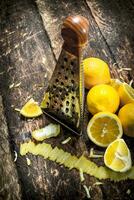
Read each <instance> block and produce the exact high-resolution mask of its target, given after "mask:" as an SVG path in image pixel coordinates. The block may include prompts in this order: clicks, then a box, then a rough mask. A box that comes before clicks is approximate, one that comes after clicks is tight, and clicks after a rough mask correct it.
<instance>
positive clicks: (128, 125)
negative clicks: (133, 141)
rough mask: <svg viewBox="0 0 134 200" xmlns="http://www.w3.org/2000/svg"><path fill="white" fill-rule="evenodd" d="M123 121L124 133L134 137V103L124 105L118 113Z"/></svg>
mask: <svg viewBox="0 0 134 200" xmlns="http://www.w3.org/2000/svg"><path fill="white" fill-rule="evenodd" d="M118 117H119V119H120V121H121V123H122V126H123V131H124V134H126V135H127V136H130V137H134V103H128V104H126V105H125V106H123V107H122V108H121V109H120V110H119V113H118Z"/></svg>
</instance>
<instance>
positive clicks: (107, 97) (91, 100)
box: [87, 84, 120, 115]
mask: <svg viewBox="0 0 134 200" xmlns="http://www.w3.org/2000/svg"><path fill="white" fill-rule="evenodd" d="M119 103H120V99H119V95H118V93H117V91H116V90H115V89H114V88H113V87H112V86H110V85H106V84H100V85H96V86H94V87H92V88H91V89H90V91H89V92H88V95H87V107H88V111H89V112H91V113H92V114H93V115H94V114H95V113H98V112H101V111H109V112H112V113H115V112H116V111H117V109H118V107H119Z"/></svg>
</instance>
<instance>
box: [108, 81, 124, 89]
mask: <svg viewBox="0 0 134 200" xmlns="http://www.w3.org/2000/svg"><path fill="white" fill-rule="evenodd" d="M122 84H123V82H121V81H120V80H119V79H117V78H116V79H114V78H111V80H110V83H109V85H111V86H112V87H113V88H114V89H116V90H117V91H118V89H119V87H120V86H121V85H122Z"/></svg>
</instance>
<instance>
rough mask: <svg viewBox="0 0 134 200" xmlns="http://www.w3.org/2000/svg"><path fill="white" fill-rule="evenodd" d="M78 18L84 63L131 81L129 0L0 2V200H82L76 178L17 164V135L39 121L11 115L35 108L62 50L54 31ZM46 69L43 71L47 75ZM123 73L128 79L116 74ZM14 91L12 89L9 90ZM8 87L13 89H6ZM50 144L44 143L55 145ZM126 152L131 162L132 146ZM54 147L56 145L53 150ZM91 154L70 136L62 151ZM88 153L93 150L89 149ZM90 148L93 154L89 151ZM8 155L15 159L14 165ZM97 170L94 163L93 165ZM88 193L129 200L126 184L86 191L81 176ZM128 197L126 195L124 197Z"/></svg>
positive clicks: (132, 9) (43, 166)
mask: <svg viewBox="0 0 134 200" xmlns="http://www.w3.org/2000/svg"><path fill="white" fill-rule="evenodd" d="M75 14H81V15H83V16H85V17H86V18H87V19H88V20H89V22H90V31H89V45H88V49H87V51H86V55H85V56H96V57H99V58H101V59H103V60H105V61H106V62H107V63H109V66H110V69H111V73H112V76H113V77H120V79H124V80H125V81H126V82H128V83H129V82H130V81H131V80H132V79H133V78H134V1H133V0H127V1H123V0H113V1H107V0H83V1H82V0H79V1H77V0H63V1H60V0H51V1H49V0H37V1H34V0H23V1H22V0H1V2H0V95H1V97H0V158H1V159H0V199H2V200H6V199H13V200H15V199H31V200H33V199H36V200H40V199H54V200H56V199H67V200H71V199H72V200H75V199H77V200H78V199H86V198H87V197H86V193H85V190H84V188H83V183H81V182H80V178H79V173H78V172H77V171H76V170H71V171H69V170H68V169H66V168H65V167H63V166H59V165H58V164H56V163H54V162H51V161H49V160H44V159H43V158H41V157H36V156H32V155H28V158H29V159H30V160H31V165H30V166H28V165H27V163H26V157H21V156H19V140H18V138H19V137H18V136H19V135H20V134H21V133H24V132H27V131H29V130H33V129H35V128H38V127H42V126H43V125H45V124H46V121H47V119H46V118H45V116H43V117H40V118H38V119H34V120H31V121H30V120H25V119H22V118H21V117H20V115H19V114H18V113H17V112H16V111H15V108H21V107H22V105H24V103H25V102H27V100H28V99H29V98H30V97H34V98H35V99H36V100H37V101H39V102H40V101H41V99H42V96H43V93H44V91H45V89H46V87H47V85H48V80H49V79H50V77H51V75H52V72H53V70H54V66H55V64H56V61H57V59H58V56H59V54H60V51H61V47H62V39H61V35H60V30H61V24H62V22H63V20H64V19H65V18H66V17H67V16H68V15H75ZM48 66H49V67H48ZM124 67H128V68H131V69H132V70H131V71H125V70H124V71H122V72H120V68H124ZM12 84H15V85H16V84H18V85H19V86H18V87H14V86H15V85H12ZM11 86H13V87H11ZM67 136H69V133H66V132H65V131H64V130H63V134H62V135H61V137H60V138H58V139H57V140H55V139H51V140H48V142H50V143H52V144H54V145H59V144H60V142H61V141H62V140H64V138H66V137H67ZM126 141H127V144H128V145H129V146H130V149H131V152H132V159H133V160H134V145H133V142H134V140H133V139H131V140H130V139H127V138H126ZM59 146H60V145H59ZM91 146H93V144H91V143H90V141H89V140H87V139H86V138H85V140H83V139H81V138H79V139H76V137H75V136H72V142H70V143H69V144H67V145H65V147H62V148H64V149H65V150H67V151H70V152H72V153H74V154H75V155H78V156H79V155H81V153H82V152H83V150H84V151H85V152H88V151H89V147H91ZM93 147H95V146H93ZM95 148H96V147H95ZM14 151H17V152H18V159H17V161H16V162H14ZM95 162H97V163H99V164H100V165H101V164H102V163H103V162H102V160H100V161H98V160H97V161H96V160H95ZM85 177H86V179H85V182H84V184H86V185H87V186H91V199H94V200H101V199H105V200H106V199H107V200H114V199H119V200H123V199H124V200H126V199H134V181H132V180H126V181H121V182H119V183H114V182H111V181H109V180H105V181H103V180H102V182H103V185H100V186H99V185H96V186H94V185H93V184H94V183H95V182H96V181H97V179H96V178H95V177H90V176H88V175H85ZM128 191H129V192H128Z"/></svg>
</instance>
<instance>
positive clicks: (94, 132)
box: [83, 57, 134, 172]
mask: <svg viewBox="0 0 134 200" xmlns="http://www.w3.org/2000/svg"><path fill="white" fill-rule="evenodd" d="M83 66H84V80H85V87H86V88H87V89H88V90H89V91H88V94H87V108H88V111H89V112H90V113H91V114H92V115H93V117H92V118H91V119H90V121H89V123H88V126H87V134H88V136H89V138H90V140H91V141H92V142H94V143H95V144H96V145H98V146H101V147H107V149H106V151H105V154H104V163H105V165H106V166H107V167H109V168H111V169H112V170H114V171H117V172H125V171H127V170H129V169H130V168H131V166H132V161H131V154H130V150H129V148H128V146H127V144H126V143H125V141H124V140H123V139H121V137H122V135H123V133H124V134H126V135H127V136H129V137H134V89H133V88H132V87H131V86H130V85H128V84H127V83H125V82H121V81H119V80H118V79H111V76H110V70H109V67H108V65H107V64H106V63H105V62H104V61H103V60H101V59H99V58H94V57H91V58H86V59H85V60H84V61H83Z"/></svg>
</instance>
